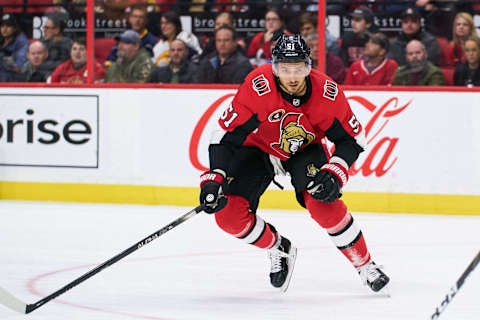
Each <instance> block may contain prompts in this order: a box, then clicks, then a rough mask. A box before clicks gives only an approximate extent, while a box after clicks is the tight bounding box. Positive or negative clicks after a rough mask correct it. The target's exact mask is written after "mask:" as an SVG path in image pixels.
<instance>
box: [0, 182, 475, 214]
mask: <svg viewBox="0 0 480 320" xmlns="http://www.w3.org/2000/svg"><path fill="white" fill-rule="evenodd" d="M198 194H199V189H198V188H191V187H161V186H137V185H113V184H74V183H43V182H8V181H0V199H1V200H33V201H64V202H94V203H118V204H148V205H175V206H196V205H198ZM342 200H344V201H345V202H346V204H347V205H348V208H349V210H351V211H355V212H359V211H360V212H390V213H426V214H453V215H480V196H474V195H447V194H407V193H405V194H404V193H379V192H371V193H370V192H368V193H367V192H347V193H345V194H344V196H343V197H342ZM260 208H264V209H301V207H300V205H299V204H298V203H297V202H296V200H295V194H294V192H293V191H291V190H287V191H281V190H267V192H265V194H264V195H263V196H262V198H261V200H260Z"/></svg>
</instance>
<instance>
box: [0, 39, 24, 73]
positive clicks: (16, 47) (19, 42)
mask: <svg viewBox="0 0 480 320" xmlns="http://www.w3.org/2000/svg"><path fill="white" fill-rule="evenodd" d="M28 45H29V42H28V39H27V36H25V34H24V33H23V32H22V33H20V34H19V35H18V36H17V37H16V38H15V40H13V41H12V42H11V43H10V44H8V45H7V46H6V47H3V48H1V49H0V50H1V52H2V53H3V56H4V57H12V58H13V66H14V67H21V66H23V64H24V63H25V62H26V61H27V51H28Z"/></svg>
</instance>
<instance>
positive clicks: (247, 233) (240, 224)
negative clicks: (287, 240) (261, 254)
mask: <svg viewBox="0 0 480 320" xmlns="http://www.w3.org/2000/svg"><path fill="white" fill-rule="evenodd" d="M227 198H228V203H227V206H226V207H225V208H223V209H222V210H220V211H219V212H217V213H215V220H216V222H217V225H218V226H219V227H220V228H221V229H222V230H223V231H225V232H227V233H229V234H231V235H233V236H234V237H237V238H239V239H242V240H243V241H245V242H246V243H248V244H252V245H254V246H256V247H259V248H262V249H269V248H271V247H272V246H273V245H274V244H275V242H276V241H277V235H276V232H275V229H274V228H273V227H272V226H271V225H269V224H268V223H266V222H265V221H264V220H263V219H262V218H261V217H259V216H257V215H255V214H253V213H252V212H250V205H249V203H248V201H247V200H246V199H245V198H243V197H241V196H236V195H228V196H227Z"/></svg>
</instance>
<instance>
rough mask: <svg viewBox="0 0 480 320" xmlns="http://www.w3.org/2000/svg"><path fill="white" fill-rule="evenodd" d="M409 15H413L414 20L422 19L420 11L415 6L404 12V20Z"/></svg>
mask: <svg viewBox="0 0 480 320" xmlns="http://www.w3.org/2000/svg"><path fill="white" fill-rule="evenodd" d="M407 17H411V18H413V19H414V20H420V18H421V15H420V13H419V12H418V11H417V10H416V9H414V8H407V9H406V10H405V11H404V12H403V13H402V20H404V19H405V18H407Z"/></svg>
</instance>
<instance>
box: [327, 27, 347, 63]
mask: <svg viewBox="0 0 480 320" xmlns="http://www.w3.org/2000/svg"><path fill="white" fill-rule="evenodd" d="M325 46H326V48H327V50H328V51H329V52H331V53H332V54H334V55H336V56H339V57H340V56H341V54H342V53H341V51H340V46H339V45H338V38H337V37H335V36H334V35H332V34H331V33H330V31H328V29H325ZM342 65H343V61H342Z"/></svg>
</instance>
